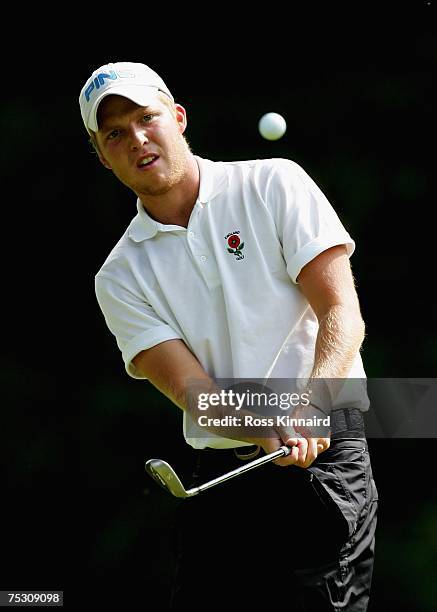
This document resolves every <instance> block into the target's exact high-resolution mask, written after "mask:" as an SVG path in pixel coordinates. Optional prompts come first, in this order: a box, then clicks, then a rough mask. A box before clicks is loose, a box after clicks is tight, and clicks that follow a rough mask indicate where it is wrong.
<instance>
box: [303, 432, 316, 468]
mask: <svg viewBox="0 0 437 612" xmlns="http://www.w3.org/2000/svg"><path fill="white" fill-rule="evenodd" d="M306 441H307V445H308V447H307V452H306V457H305V460H304V462H303V464H302V467H309V466H310V465H311V464H312V462H313V461H314V459H315V458H316V457H317V454H318V453H317V438H306Z"/></svg>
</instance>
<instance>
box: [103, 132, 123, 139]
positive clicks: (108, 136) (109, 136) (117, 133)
mask: <svg viewBox="0 0 437 612" xmlns="http://www.w3.org/2000/svg"><path fill="white" fill-rule="evenodd" d="M119 134H120V130H112V131H111V132H109V134H108V135H107V137H106V138H107V139H108V140H114V138H117V136H118V135H119Z"/></svg>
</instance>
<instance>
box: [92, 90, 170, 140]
mask: <svg viewBox="0 0 437 612" xmlns="http://www.w3.org/2000/svg"><path fill="white" fill-rule="evenodd" d="M158 93H159V89H158V88H157V87H147V86H145V85H129V86H127V85H119V86H117V87H111V88H109V89H106V90H105V91H104V92H103V93H102V94H101V95H100V96H98V97H97V98H96V99H95V101H94V104H93V106H92V107H91V110H90V114H89V115H88V121H87V128H88V129H89V130H92V131H93V132H97V131H98V129H99V126H98V124H97V110H98V108H99V104H100V102H101V101H102V100H103V99H104V98H106V96H123V98H128V99H129V100H132V102H135V104H138V106H148V105H149V104H150V103H151V102H153V101H154V100H155V99H156V96H157V94H158Z"/></svg>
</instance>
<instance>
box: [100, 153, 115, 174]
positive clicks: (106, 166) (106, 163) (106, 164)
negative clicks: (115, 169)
mask: <svg viewBox="0 0 437 612" xmlns="http://www.w3.org/2000/svg"><path fill="white" fill-rule="evenodd" d="M97 155H98V156H99V159H100V161H101V163H102V164H103V165H104V166H105V168H107V169H108V170H112V168H111V166H110V165H109V164H108V162H107V161H106V159H105V158H104V157H103V155H101V154H100V153H99V152H97Z"/></svg>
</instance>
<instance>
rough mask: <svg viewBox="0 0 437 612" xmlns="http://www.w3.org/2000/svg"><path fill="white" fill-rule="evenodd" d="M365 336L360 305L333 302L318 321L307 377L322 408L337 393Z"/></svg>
mask: <svg viewBox="0 0 437 612" xmlns="http://www.w3.org/2000/svg"><path fill="white" fill-rule="evenodd" d="M364 337H365V325H364V321H363V319H362V317H361V314H360V312H359V309H357V308H351V307H350V306H349V305H347V304H345V305H343V304H336V305H333V306H331V307H330V308H329V310H328V311H327V313H326V314H325V316H323V317H322V318H321V319H320V321H319V331H318V334H317V340H316V346H315V354H314V365H313V368H312V371H311V375H310V378H309V380H308V387H309V388H311V389H312V390H313V391H312V392H313V397H314V403H315V404H316V405H317V402H318V401H320V400H321V401H322V403H323V407H322V409H324V410H325V411H329V410H327V408H328V404H332V402H333V401H334V400H335V398H336V397H337V395H338V393H339V392H340V390H341V388H342V387H343V384H344V380H345V379H346V378H347V376H348V374H349V372H350V369H351V367H352V365H353V362H354V360H355V358H356V356H357V353H358V352H359V350H360V348H361V345H362V343H363V340H364Z"/></svg>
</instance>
